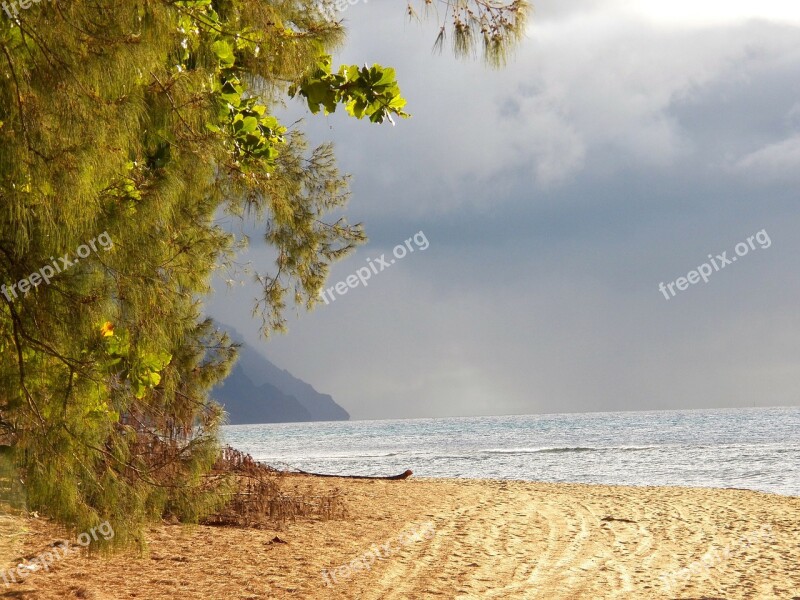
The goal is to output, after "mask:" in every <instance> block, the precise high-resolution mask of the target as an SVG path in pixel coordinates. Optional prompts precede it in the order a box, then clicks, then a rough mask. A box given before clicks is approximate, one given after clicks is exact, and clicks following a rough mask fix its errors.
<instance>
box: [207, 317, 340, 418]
mask: <svg viewBox="0 0 800 600" xmlns="http://www.w3.org/2000/svg"><path fill="white" fill-rule="evenodd" d="M220 326H221V327H222V328H223V329H225V330H226V331H227V332H228V333H229V335H230V336H231V339H232V340H233V341H234V342H236V343H237V344H240V347H239V361H238V362H237V363H236V366H235V367H234V368H233V370H232V371H231V374H230V375H229V376H228V377H227V379H225V381H224V382H223V383H222V385H220V386H217V387H216V388H214V390H213V391H212V392H211V397H212V398H214V399H215V400H216V401H217V402H219V403H220V404H222V405H223V406H224V407H225V410H226V411H227V412H228V416H229V420H230V423H231V424H232V425H243V424H249V423H288V422H301V421H347V420H349V419H350V415H349V414H348V413H347V411H346V410H345V409H343V408H342V407H341V406H339V405H338V404H336V402H335V401H334V399H333V398H332V397H331V396H330V395H329V394H321V393H319V392H318V391H317V390H315V389H314V388H313V387H312V386H311V385H309V384H308V383H306V382H305V381H302V380H301V379H298V378H296V377H294V376H293V375H292V374H291V373H289V372H288V371H286V370H285V369H280V368H279V367H277V366H275V365H274V364H273V363H271V362H270V361H269V360H267V359H266V358H265V357H264V356H262V355H261V354H260V353H259V352H258V351H257V350H256V349H255V348H253V347H252V346H250V345H249V344H247V343H245V342H244V339H243V338H242V336H241V334H239V333H238V332H237V331H236V330H235V329H233V328H232V327H228V326H225V325H220Z"/></svg>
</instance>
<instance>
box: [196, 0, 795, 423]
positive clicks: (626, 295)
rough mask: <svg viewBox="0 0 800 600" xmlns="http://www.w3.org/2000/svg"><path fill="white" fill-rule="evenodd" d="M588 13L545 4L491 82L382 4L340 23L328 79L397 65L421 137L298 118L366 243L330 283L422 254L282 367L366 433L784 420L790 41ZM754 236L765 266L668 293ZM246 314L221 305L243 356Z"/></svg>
mask: <svg viewBox="0 0 800 600" xmlns="http://www.w3.org/2000/svg"><path fill="white" fill-rule="evenodd" d="M586 4H587V6H585V7H582V8H581V9H580V10H577V9H575V10H570V11H569V12H568V13H562V14H556V13H554V12H552V10H550V9H551V6H554V5H555V3H542V4H541V5H540V6H539V10H538V13H537V15H538V16H537V21H536V24H535V25H534V27H532V29H531V31H530V39H529V40H528V42H527V43H526V44H525V47H524V48H523V50H522V51H521V52H520V54H519V56H518V57H517V60H516V62H515V63H513V64H512V65H510V66H509V68H508V69H506V70H505V71H503V72H499V73H494V72H487V71H485V70H484V68H483V67H482V65H480V64H479V63H463V62H457V61H454V60H453V59H451V58H450V57H447V56H442V57H438V56H431V54H430V50H429V48H430V42H431V41H432V37H431V36H432V34H434V35H435V29H432V28H430V27H427V28H426V27H419V26H417V25H405V24H404V23H403V18H402V15H401V14H399V13H398V11H397V10H395V9H396V6H394V5H390V4H389V3H386V4H382V5H379V4H376V3H369V4H366V5H363V6H362V5H357V6H354V7H352V8H351V9H349V10H348V12H347V15H346V16H347V18H348V19H351V20H352V23H351V30H352V35H351V42H350V44H349V45H348V47H347V48H346V49H345V50H344V52H343V56H341V57H339V58H340V59H341V61H342V62H359V63H362V62H364V60H365V59H366V60H368V61H370V62H371V61H373V60H374V61H377V62H382V63H386V64H391V65H393V66H396V67H397V69H398V76H399V79H400V81H401V83H402V87H403V89H404V92H405V95H406V96H407V97H408V98H409V105H410V110H411V112H412V113H413V114H414V118H413V119H411V120H409V121H404V122H401V123H400V124H398V126H397V127H396V128H390V127H384V128H378V127H370V126H369V125H367V124H365V123H359V122H353V121H352V120H349V119H347V118H345V117H343V116H342V115H338V114H337V115H332V116H330V117H327V118H313V117H312V118H310V119H309V121H308V129H309V131H310V135H311V137H312V138H313V139H314V140H316V141H323V140H326V139H333V140H334V141H335V142H336V144H337V150H338V155H339V157H340V161H341V164H342V167H343V168H344V169H345V170H346V171H349V172H351V173H353V174H354V177H355V181H354V186H353V192H354V196H353V201H352V203H351V206H350V208H349V210H348V214H349V216H350V217H351V220H353V221H357V220H364V221H365V224H366V226H367V230H368V233H369V234H370V237H371V242H370V244H369V245H368V246H366V247H364V248H361V249H360V250H359V251H358V252H357V253H356V254H355V255H354V256H353V257H351V258H349V259H348V260H347V261H346V262H344V263H343V264H340V265H337V266H336V268H335V269H334V273H333V275H332V278H331V280H332V281H333V282H335V281H338V280H340V279H342V278H343V277H346V276H347V275H348V274H350V273H352V272H354V271H355V270H356V269H357V268H358V267H360V266H362V265H363V264H365V261H366V259H367V258H374V257H375V256H377V255H379V254H380V253H382V252H391V249H392V247H393V246H394V245H395V244H398V243H402V242H403V240H405V239H407V238H408V237H410V236H411V235H413V234H414V233H416V232H418V231H424V232H425V234H426V236H427V238H428V239H429V240H430V248H429V249H428V250H426V251H425V252H424V253H416V254H414V255H411V256H409V257H407V258H405V259H403V260H402V261H401V262H400V263H398V264H397V265H395V266H393V267H392V269H390V270H387V271H386V272H385V273H381V274H380V276H379V277H376V278H375V279H374V280H372V281H371V282H370V285H369V286H368V287H365V288H358V289H353V290H351V291H350V292H348V294H347V295H346V296H343V297H340V298H339V299H337V300H336V302H334V303H332V304H330V305H327V306H325V305H323V306H322V307H321V308H320V309H319V310H317V311H315V312H314V313H312V314H310V315H302V316H301V317H300V318H299V319H296V320H295V319H293V320H292V323H291V325H290V327H291V329H290V334H289V335H288V336H280V337H276V338H274V339H273V340H271V341H270V342H269V344H267V345H263V346H262V349H263V350H264V352H265V353H266V354H267V355H268V356H269V357H270V358H271V359H272V360H273V361H275V362H276V363H277V364H279V365H281V366H283V367H286V368H288V369H289V370H290V371H292V372H293V373H295V374H296V375H298V376H300V377H302V378H304V379H306V380H308V381H310V382H312V383H313V384H314V385H315V386H317V387H318V388H319V389H322V390H324V391H326V392H331V393H333V395H334V397H336V399H337V400H338V401H340V402H341V403H342V404H343V405H344V406H345V407H346V408H347V409H348V410H350V411H351V413H352V414H353V415H354V416H355V417H356V418H378V417H406V416H436V415H451V414H497V413H508V412H545V411H546V412H553V411H577V410H623V409H650V408H670V407H687V408H688V407H715V406H742V405H748V406H749V405H751V404H755V405H774V404H792V403H795V404H796V403H797V400H798V394H797V392H796V390H797V384H796V381H797V375H798V365H799V364H800V350H798V348H800V346H798V344H797V336H798V334H797V332H798V331H800V318H798V316H797V315H798V313H797V310H796V306H797V304H798V298H800V284H798V281H797V278H796V276H795V273H796V267H795V264H796V256H797V255H798V253H799V252H800V239H798V237H797V236H796V233H795V232H796V231H797V229H798V226H800V204H798V197H797V192H796V190H797V183H798V182H799V181H798V178H797V173H798V172H800V131H798V128H800V93H798V92H800V84H798V81H800V79H798V77H797V75H798V73H799V72H800V41H798V40H800V36H798V33H800V31H798V28H796V27H792V26H788V25H786V24H780V23H766V22H763V21H749V22H737V23H731V24H717V25H713V24H711V25H704V26H703V27H691V28H690V27H686V28H682V27H679V26H676V25H674V24H671V25H669V26H664V27H655V26H653V25H652V23H649V24H648V23H643V22H640V21H637V20H635V19H632V18H628V17H626V18H622V17H619V18H613V17H614V15H613V14H611V15H600V16H597V13H596V11H595V12H592V11H588V12H587V10H588V9H591V8H592V7H594V6H598V5H599V4H598V3H586ZM593 15H594V16H593ZM302 112H304V111H303V110H302V108H298V107H294V108H291V109H290V114H289V115H288V116H287V117H291V118H294V117H295V116H296V115H297V114H301V113H302ZM284 120H285V121H287V122H288V120H289V118H285V119H284ZM762 229H765V230H766V231H767V232H768V233H769V235H770V237H771V240H772V246H771V247H770V248H768V249H759V250H758V251H754V252H752V254H751V255H748V256H747V257H744V258H742V260H741V261H739V262H737V263H736V264H735V265H732V266H731V267H730V268H726V269H725V270H723V271H721V272H719V273H717V274H716V275H715V276H714V277H713V278H712V279H711V280H710V281H709V282H708V283H705V284H704V283H701V284H698V285H694V286H692V287H690V288H689V289H688V290H686V291H685V292H682V293H681V294H680V295H679V296H678V297H675V298H672V299H671V300H669V301H667V300H665V298H664V297H663V296H662V295H661V293H660V292H659V291H658V284H659V283H660V282H662V281H667V282H669V281H673V280H675V279H676V278H677V277H679V276H682V275H686V273H687V272H688V271H690V270H692V269H694V268H696V267H697V266H698V265H699V264H700V263H702V262H703V261H705V260H707V255H708V254H709V253H717V252H722V251H725V250H727V251H728V252H729V253H731V251H732V249H733V247H734V246H735V244H737V243H738V242H741V241H743V240H745V239H746V238H747V236H750V235H753V234H755V233H756V232H757V231H759V230H762ZM249 258H250V259H251V260H253V263H254V264H255V265H257V266H259V267H261V268H262V269H263V268H265V267H266V266H267V265H268V264H269V256H268V251H267V250H265V249H264V248H263V247H259V246H255V247H254V248H253V249H252V251H251V252H250V255H249ZM254 294H255V293H254V290H253V289H252V288H251V287H248V286H244V287H242V288H239V289H238V290H237V291H235V292H232V293H227V294H220V295H219V296H218V297H217V298H216V299H215V300H214V301H213V302H212V306H211V312H212V314H216V315H219V316H220V318H221V320H223V321H225V322H229V323H231V324H232V325H234V326H236V327H237V329H239V330H241V331H244V332H248V331H249V332H250V333H246V337H248V339H249V340H250V341H255V340H256V337H255V335H254V334H253V333H252V330H253V328H252V325H250V326H249V327H248V323H251V322H250V321H249V310H248V308H247V304H248V302H249V300H250V299H251V298H252V297H253V296H254Z"/></svg>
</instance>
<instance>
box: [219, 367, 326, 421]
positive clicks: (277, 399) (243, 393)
mask: <svg viewBox="0 0 800 600" xmlns="http://www.w3.org/2000/svg"><path fill="white" fill-rule="evenodd" d="M211 397H212V398H214V400H216V401H217V402H219V403H220V404H222V405H223V406H224V407H225V411H226V412H227V413H228V421H229V422H230V424H231V425H246V424H250V423H294V422H299V421H313V420H314V419H313V418H312V417H311V413H310V412H308V411H307V410H306V409H305V408H303V406H302V405H301V404H300V403H299V402H298V401H297V399H295V398H293V397H292V396H287V395H286V394H284V393H283V392H281V391H280V390H279V389H278V388H276V387H275V386H274V385H270V384H268V383H263V384H261V385H256V384H254V383H253V382H252V380H251V379H250V378H249V377H248V376H247V375H245V372H244V370H243V369H242V367H241V366H240V365H236V366H235V367H234V368H233V371H231V374H230V375H229V376H228V377H227V379H225V381H224V382H223V383H222V385H221V386H219V387H217V388H215V389H214V391H213V392H211Z"/></svg>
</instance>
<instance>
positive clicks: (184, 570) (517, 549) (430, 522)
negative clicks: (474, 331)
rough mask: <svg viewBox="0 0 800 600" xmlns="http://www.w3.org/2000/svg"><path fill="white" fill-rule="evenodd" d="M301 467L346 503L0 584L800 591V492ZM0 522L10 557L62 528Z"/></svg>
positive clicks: (189, 593)
mask: <svg viewBox="0 0 800 600" xmlns="http://www.w3.org/2000/svg"><path fill="white" fill-rule="evenodd" d="M295 479H296V481H293V482H292V485H296V486H298V487H299V488H304V489H307V488H311V489H315V490H319V491H322V490H325V489H329V488H331V487H339V488H340V489H341V490H342V492H343V493H344V495H345V498H346V503H347V508H348V510H349V517H348V518H347V519H346V520H336V521H298V522H296V523H290V524H288V525H287V526H286V527H284V528H282V529H281V530H277V529H272V530H258V529H241V528H228V527H207V526H201V527H184V526H179V525H166V524H165V525H161V526H157V527H152V528H150V529H149V533H148V543H149V550H148V553H147V554H146V555H144V556H139V555H137V554H135V553H132V552H125V553H121V554H117V555H113V556H110V557H93V558H87V557H86V556H85V555H84V554H75V555H73V556H69V557H65V558H64V559H63V560H58V561H56V562H55V564H54V565H53V566H52V568H51V569H50V571H49V572H41V571H40V572H37V573H33V574H31V575H30V576H28V577H27V578H26V580H25V581H24V583H18V584H12V585H10V586H3V587H2V588H0V598H2V597H8V598H43V599H50V598H53V599H54V598H93V599H104V600H105V599H109V600H112V599H113V600H116V599H121V598H152V599H162V598H163V599H167V598H169V599H172V598H198V599H200V598H203V599H207V598H210V599H226V598H235V599H241V600H245V599H256V598H370V599H371V598H374V599H379V598H380V599H382V598H394V599H398V600H399V599H409V598H411V599H416V598H421V599H424V598H542V599H559V598H563V599H567V598H569V599H573V598H574V599H583V598H590V599H595V598H681V599H684V600H688V599H701V598H705V599H707V600H708V599H717V598H725V599H728V600H734V599H742V600H744V599H753V598H764V599H777V598H780V599H792V598H794V599H797V598H800V569H798V559H800V498H794V497H783V496H777V495H770V494H763V493H757V492H751V491H744V490H711V489H689V488H632V487H614V486H589V485H573V484H540V483H529V482H517V481H508V482H502V481H476V480H421V479H413V478H412V479H410V480H407V481H399V482H390V481H357V480H325V479H316V478H307V477H297V478H295ZM23 527H24V529H25V530H26V531H25V532H24V533H21V532H20V529H21V528H23ZM0 528H2V531H3V538H4V541H3V547H2V548H3V556H4V561H5V564H4V565H0V567H9V566H12V565H11V561H9V560H8V558H7V557H8V556H19V557H32V556H36V555H38V554H40V553H41V552H43V551H45V550H47V549H49V548H51V547H52V545H53V543H54V542H56V541H57V540H59V539H62V538H63V537H64V533H63V532H60V531H59V530H58V529H57V528H56V527H55V526H53V525H52V524H50V523H48V522H47V521H46V520H43V519H25V520H22V519H19V518H17V519H11V518H8V517H6V518H4V520H3V522H2V523H0ZM0 585H2V581H1V580H0Z"/></svg>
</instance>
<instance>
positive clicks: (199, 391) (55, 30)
mask: <svg viewBox="0 0 800 600" xmlns="http://www.w3.org/2000/svg"><path fill="white" fill-rule="evenodd" d="M474 1H475V4H476V5H477V6H478V8H479V9H480V10H481V11H488V12H489V13H491V14H495V13H494V12H493V11H494V10H495V9H493V8H491V7H492V6H493V5H492V4H491V3H489V2H484V1H483V0H474ZM512 5H514V6H516V5H517V3H516V2H514V3H512ZM452 8H453V10H455V11H456V12H458V11H462V13H461V14H462V15H463V16H462V17H461V18H464V19H468V22H470V23H473V24H475V23H484V20H483V19H484V17H485V15H484V16H473V15H471V13H469V12H466V13H463V10H464V9H463V7H462V3H461V2H458V3H453V4H452ZM11 10H12V11H13V10H16V13H13V12H12V13H10V14H9V18H5V19H3V22H2V24H0V53H1V55H0V63H2V64H1V66H0V70H1V71H0V75H2V82H1V83H0V284H3V287H2V294H0V443H3V442H6V443H10V445H11V446H12V447H13V448H14V450H15V460H16V463H17V465H18V466H19V468H20V470H21V472H22V474H23V477H24V480H25V483H26V486H27V492H28V502H29V504H30V505H31V506H32V507H33V508H37V509H40V510H45V511H46V512H48V513H49V514H51V515H53V516H54V517H56V518H58V519H61V520H62V521H64V522H66V523H69V524H72V525H73V526H75V527H76V528H78V529H82V530H83V529H88V528H90V527H92V526H96V525H98V524H99V523H100V522H103V521H105V520H108V519H111V520H112V522H113V523H114V527H115V533H116V536H115V538H114V539H115V541H116V542H120V543H125V542H126V541H129V540H131V539H136V540H138V539H140V537H139V532H140V526H141V524H142V523H144V522H146V521H147V520H150V519H153V518H157V517H160V516H161V515H163V514H164V513H165V512H170V513H172V514H175V515H176V516H178V517H180V518H182V519H185V520H196V519H197V518H199V517H200V516H202V515H203V514H206V513H208V512H209V511H212V510H214V509H215V508H217V507H218V506H219V503H220V501H221V500H220V498H221V497H222V496H221V495H220V493H219V492H220V488H219V485H220V484H219V483H217V484H215V485H210V484H209V482H208V480H207V479H206V478H205V477H204V475H205V474H206V473H207V472H208V470H209V469H210V467H211V465H212V463H213V462H214V459H215V458H216V456H217V453H218V450H219V448H218V437H217V431H218V427H219V425H220V424H221V423H222V421H223V418H224V415H223V413H222V411H221V409H220V407H219V406H217V405H216V404H214V403H213V402H211V401H210V400H209V399H208V390H209V389H210V387H211V386H212V385H213V384H214V383H216V382H218V381H220V380H221V379H222V378H224V377H225V376H226V374H227V373H228V371H229V370H230V368H231V366H232V364H233V361H234V360H235V348H233V347H232V345H231V344H230V342H229V340H228V339H227V338H226V337H225V336H224V335H222V334H220V333H218V332H217V331H216V329H215V328H214V325H213V323H212V322H210V321H209V320H208V319H205V318H204V316H203V308H202V299H203V296H204V295H205V294H206V293H207V292H208V291H209V281H210V277H211V275H212V273H213V272H214V271H215V270H216V269H220V268H225V267H226V265H229V264H230V262H231V260H232V258H233V257H234V255H235V251H236V241H235V240H234V238H233V236H232V235H231V234H230V233H228V232H227V231H225V230H224V229H223V228H221V227H220V225H219V224H218V222H217V221H216V220H215V217H216V216H217V215H219V214H220V211H227V212H228V213H229V214H233V215H244V214H246V213H250V214H254V215H256V217H258V218H261V219H263V220H264V221H265V222H266V227H267V228H266V232H265V238H266V240H267V242H268V243H269V244H271V245H272V246H273V247H274V248H275V250H276V252H277V256H278V258H277V261H276V268H275V271H274V273H272V274H270V275H268V276H263V277H262V278H261V282H262V284H263V289H264V295H263V298H262V300H261V301H260V302H259V303H258V304H257V306H256V307H255V308H256V310H257V311H258V313H259V314H261V315H262V319H263V330H264V333H265V334H266V333H269V332H270V331H273V330H279V329H281V328H282V327H283V326H284V321H283V316H282V313H283V310H284V308H285V304H286V302H287V300H286V299H287V297H292V299H293V300H294V301H295V302H297V303H299V304H304V305H306V306H308V307H309V308H310V307H312V306H313V305H314V304H315V303H316V301H317V298H318V291H319V290H320V289H321V288H322V287H323V285H324V282H325V279H326V276H327V273H328V269H329V267H330V265H331V263H332V262H333V261H335V260H338V259H340V258H342V257H343V256H345V255H346V254H347V253H348V252H350V251H351V250H352V249H353V248H354V247H355V246H356V245H357V244H358V243H360V242H362V241H363V240H364V239H365V238H364V232H363V230H362V228H361V227H360V225H350V224H349V223H348V222H347V221H346V220H345V219H343V218H342V219H338V220H336V221H334V222H327V221H326V215H329V214H330V213H331V212H332V211H336V210H338V209H340V208H341V207H342V206H343V205H344V204H345V203H346V200H347V194H348V191H347V180H346V178H345V177H343V176H341V175H340V174H339V173H338V171H337V169H336V164H335V160H334V156H333V150H332V147H331V146H330V145H327V144H326V145H322V146H320V147H317V148H313V149H309V148H308V145H307V143H306V141H305V138H304V136H303V134H302V132H300V131H297V130H289V129H288V128H286V127H284V126H283V125H281V124H280V123H279V122H278V120H277V119H276V118H275V117H274V116H272V113H273V109H274V108H275V106H276V105H278V104H279V103H280V102H282V101H283V98H285V97H286V95H287V94H289V95H292V96H301V97H303V98H304V99H305V100H306V102H307V103H308V105H309V107H310V108H311V110H312V112H317V111H320V110H324V111H326V112H331V111H333V110H335V109H336V107H337V106H339V105H341V106H344V108H345V110H347V112H348V113H349V114H350V115H352V116H353V117H355V118H367V119H369V120H370V121H372V122H374V123H382V122H384V121H388V120H392V121H393V120H394V118H396V117H405V116H407V115H406V114H405V113H404V111H403V108H404V105H405V101H404V100H403V98H402V97H401V96H400V91H399V88H398V86H397V82H396V80H395V74H394V72H393V71H392V70H391V69H388V68H384V67H382V66H380V65H374V66H372V67H368V66H364V67H356V66H343V67H341V68H340V69H339V70H337V71H334V70H333V63H332V59H331V56H330V55H331V53H332V52H333V51H334V50H335V49H336V47H337V46H338V45H339V44H341V42H342V40H343V35H344V32H343V29H342V27H341V24H340V23H337V22H335V21H329V20H326V19H325V18H324V15H322V14H321V13H320V11H319V10H317V8H316V6H315V5H314V4H313V3H312V2H310V0H279V1H277V2H263V0H126V2H114V1H112V0H92V1H90V0H75V1H74V2H70V3H58V2H56V3H41V4H38V5H34V6H31V7H30V8H28V9H22V8H20V7H19V6H18V5H16V4H14V5H13V6H12V9H11ZM518 10H519V9H516V8H515V9H514V11H515V12H517V13H518ZM477 14H479V15H480V14H483V13H480V12H479V13H477ZM470 19H471V20H470ZM501 25H502V23H501ZM498 31H503V29H502V26H501V29H500V30H498ZM458 35H461V36H462V37H463V36H464V35H465V33H464V32H463V31H461V33H458ZM490 42H491V40H490ZM458 47H461V46H458ZM493 47H494V46H493V42H491V43H489V45H488V48H489V50H488V51H487V56H488V57H489V58H490V60H493V57H494V56H495V55H496V51H495V50H494V49H492V48H493ZM222 485H224V484H222Z"/></svg>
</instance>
